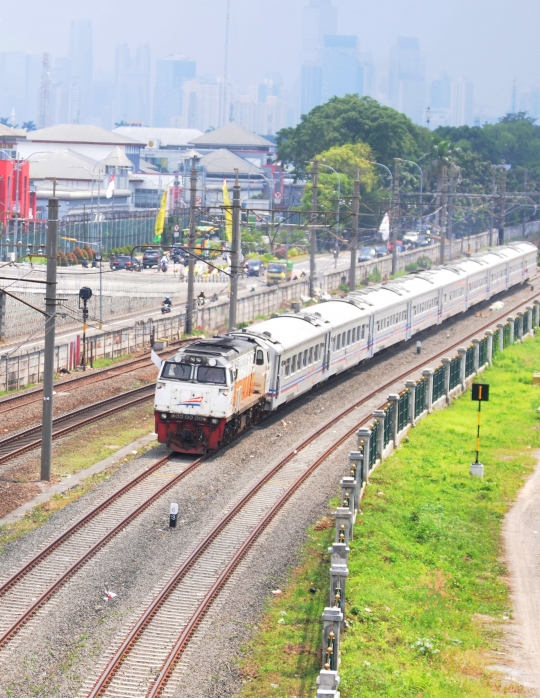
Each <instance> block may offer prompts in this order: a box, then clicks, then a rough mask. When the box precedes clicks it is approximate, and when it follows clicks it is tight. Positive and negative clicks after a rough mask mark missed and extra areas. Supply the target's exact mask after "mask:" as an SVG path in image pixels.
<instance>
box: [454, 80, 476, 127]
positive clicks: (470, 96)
mask: <svg viewBox="0 0 540 698" xmlns="http://www.w3.org/2000/svg"><path fill="white" fill-rule="evenodd" d="M473 124H474V92H473V86H472V83H471V82H469V80H467V78H465V77H464V76H463V75H460V76H459V78H457V80H452V87H451V95H450V125H451V126H473Z"/></svg>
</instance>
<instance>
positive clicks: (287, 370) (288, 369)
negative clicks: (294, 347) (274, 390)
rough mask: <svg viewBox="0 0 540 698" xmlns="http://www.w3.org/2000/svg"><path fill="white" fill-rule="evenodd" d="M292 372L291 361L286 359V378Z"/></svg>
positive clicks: (284, 372)
mask: <svg viewBox="0 0 540 698" xmlns="http://www.w3.org/2000/svg"><path fill="white" fill-rule="evenodd" d="M290 372H291V360H290V359H286V360H285V361H284V362H283V374H284V375H285V376H288V375H289V373H290Z"/></svg>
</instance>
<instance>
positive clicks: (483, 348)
mask: <svg viewBox="0 0 540 698" xmlns="http://www.w3.org/2000/svg"><path fill="white" fill-rule="evenodd" d="M487 350H488V341H487V337H484V339H482V340H481V341H480V344H479V345H478V365H479V366H483V365H484V364H485V363H486V362H487Z"/></svg>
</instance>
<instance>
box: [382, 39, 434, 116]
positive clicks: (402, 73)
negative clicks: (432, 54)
mask: <svg viewBox="0 0 540 698" xmlns="http://www.w3.org/2000/svg"><path fill="white" fill-rule="evenodd" d="M425 90H426V86H425V62H424V59H423V58H422V56H421V55H420V45H419V43H418V39H416V38H411V37H399V38H398V40H397V42H396V44H395V46H394V47H393V49H392V51H391V54H390V80H389V102H390V106H391V107H393V108H394V109H397V110H398V111H400V112H403V113H404V114H406V115H407V116H408V117H409V118H410V119H412V121H414V122H415V123H417V124H424V121H425V118H424V117H425V112H424V110H425V106H426V94H425Z"/></svg>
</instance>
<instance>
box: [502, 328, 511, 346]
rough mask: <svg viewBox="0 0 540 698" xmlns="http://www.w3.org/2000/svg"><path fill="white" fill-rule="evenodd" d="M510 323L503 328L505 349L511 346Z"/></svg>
mask: <svg viewBox="0 0 540 698" xmlns="http://www.w3.org/2000/svg"><path fill="white" fill-rule="evenodd" d="M510 331H511V330H510V323H509V322H507V323H506V324H505V325H504V327H503V347H507V346H508V345H509V344H510Z"/></svg>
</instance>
